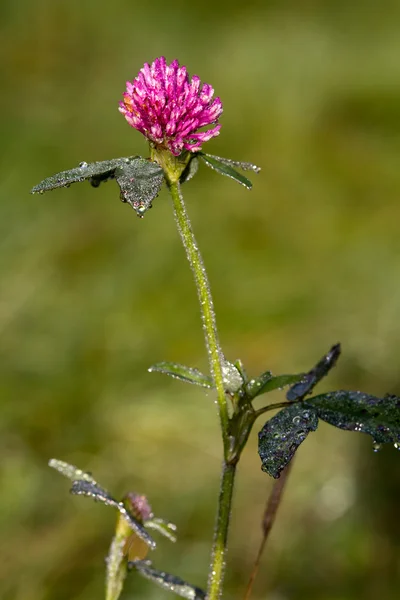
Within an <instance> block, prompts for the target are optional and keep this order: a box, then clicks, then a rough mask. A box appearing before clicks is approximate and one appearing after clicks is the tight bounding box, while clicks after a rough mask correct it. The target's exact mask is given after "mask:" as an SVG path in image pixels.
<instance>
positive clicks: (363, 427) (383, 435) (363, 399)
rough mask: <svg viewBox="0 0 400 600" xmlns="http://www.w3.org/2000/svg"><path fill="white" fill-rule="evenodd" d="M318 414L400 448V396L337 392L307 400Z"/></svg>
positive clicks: (340, 427) (341, 425) (335, 424)
mask: <svg viewBox="0 0 400 600" xmlns="http://www.w3.org/2000/svg"><path fill="white" fill-rule="evenodd" d="M307 406H311V407H313V408H314V409H315V410H316V411H317V413H318V416H319V417H320V418H321V419H322V420H323V421H326V422H327V423H330V424H331V425H333V426H334V427H338V428H339V429H346V430H348V431H360V432H362V433H367V434H368V435H370V436H371V437H372V438H373V440H374V442H375V443H376V444H394V445H395V447H396V448H400V398H399V397H398V396H391V395H388V396H385V397H384V398H377V397H376V396H370V395H369V394H364V393H363V392H349V391H337V392H328V393H327V394H320V395H319V396H314V397H313V398H310V399H308V400H307Z"/></svg>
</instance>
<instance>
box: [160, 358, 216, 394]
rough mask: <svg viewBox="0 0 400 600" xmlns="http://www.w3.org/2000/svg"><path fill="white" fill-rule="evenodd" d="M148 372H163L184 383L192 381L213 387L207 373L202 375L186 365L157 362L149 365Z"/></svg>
mask: <svg viewBox="0 0 400 600" xmlns="http://www.w3.org/2000/svg"><path fill="white" fill-rule="evenodd" d="M148 370H149V372H150V373H164V374H165V375H169V376H170V377H173V378H174V379H179V380H180V381H184V382H186V383H194V384H195V385H200V386H202V387H205V388H212V387H214V382H213V380H212V378H211V377H209V376H208V375H203V373H201V372H200V371H198V370H197V369H192V368H191V367H186V366H185V365H179V364H177V363H173V362H159V363H156V364H155V365H152V366H151V367H149V369H148Z"/></svg>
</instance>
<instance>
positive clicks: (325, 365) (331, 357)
mask: <svg viewBox="0 0 400 600" xmlns="http://www.w3.org/2000/svg"><path fill="white" fill-rule="evenodd" d="M340 352H341V349H340V344H335V345H334V346H332V348H331V349H330V350H329V352H328V353H327V354H325V356H323V357H322V358H321V360H320V361H319V362H318V363H317V364H316V365H315V367H313V368H312V369H311V371H309V372H308V373H305V374H304V375H303V377H302V378H301V380H300V381H299V382H297V383H295V384H294V385H293V386H292V387H291V388H290V389H289V390H288V391H287V393H286V398H287V399H288V400H289V401H290V402H293V401H294V400H300V399H301V398H304V396H306V395H307V394H310V393H311V391H312V390H313V388H314V387H315V386H316V385H317V383H318V382H319V381H321V379H322V378H323V377H325V376H326V375H327V374H328V373H329V371H330V370H331V369H332V367H334V366H335V364H336V362H337V360H338V358H339V356H340Z"/></svg>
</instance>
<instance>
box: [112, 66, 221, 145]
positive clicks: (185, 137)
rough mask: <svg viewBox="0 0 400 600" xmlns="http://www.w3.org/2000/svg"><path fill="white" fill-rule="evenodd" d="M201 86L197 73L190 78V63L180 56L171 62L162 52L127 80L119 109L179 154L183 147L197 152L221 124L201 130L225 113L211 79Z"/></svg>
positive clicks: (155, 140) (158, 142)
mask: <svg viewBox="0 0 400 600" xmlns="http://www.w3.org/2000/svg"><path fill="white" fill-rule="evenodd" d="M200 86H201V82H200V78H199V77H197V75H194V76H193V77H192V79H191V80H190V79H189V75H188V73H187V71H186V67H180V66H179V63H178V61H177V60H174V61H173V62H172V63H171V64H170V65H167V62H166V60H165V58H164V57H163V56H161V57H160V58H156V60H155V61H154V62H153V63H152V64H151V65H149V64H147V63H145V65H144V66H143V68H142V69H140V71H139V74H138V76H137V77H136V79H134V80H133V81H132V82H130V81H127V83H126V92H125V93H124V99H123V101H122V102H120V105H119V110H120V112H121V113H122V114H123V115H124V117H125V119H126V120H127V121H128V123H129V125H131V126H132V127H134V128H135V129H137V130H138V131H140V132H141V133H143V135H144V136H146V137H147V138H148V139H149V140H150V141H151V142H153V143H154V144H156V145H158V146H161V147H163V148H167V149H168V150H170V151H171V152H172V154H174V155H175V156H179V154H180V153H181V152H182V150H183V149H185V150H189V152H197V151H198V150H201V145H202V143H203V142H207V141H208V140H210V139H211V138H212V137H215V136H216V135H218V134H219V130H220V129H221V125H215V127H212V128H211V129H208V130H207V131H200V132H199V131H198V130H199V129H200V128H202V127H206V126H207V125H214V124H216V123H217V121H218V118H219V117H220V116H221V114H222V102H221V100H220V99H219V98H214V99H213V95H214V90H213V88H212V87H211V86H210V85H208V84H207V83H204V84H203V86H202V87H200Z"/></svg>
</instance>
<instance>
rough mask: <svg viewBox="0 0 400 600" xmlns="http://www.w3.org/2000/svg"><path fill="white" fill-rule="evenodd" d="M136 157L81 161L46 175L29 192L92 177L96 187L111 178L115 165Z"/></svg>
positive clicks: (62, 185) (57, 186)
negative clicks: (77, 164) (53, 173)
mask: <svg viewBox="0 0 400 600" xmlns="http://www.w3.org/2000/svg"><path fill="white" fill-rule="evenodd" d="M138 158H139V157H138V156H129V157H122V158H112V159H111V160H102V161H99V162H93V163H87V162H81V163H80V165H79V166H78V167H75V168H74V169H69V170H68V171H62V172H61V173H56V174H55V175H52V176H51V177H47V179H44V180H43V181H41V182H40V183H39V184H38V185H35V187H33V188H32V190H31V194H38V193H39V194H43V192H47V191H49V190H54V189H56V188H60V187H69V186H70V185H71V184H72V183H79V182H81V181H85V180H86V179H89V180H91V179H93V180H94V187H97V186H98V185H99V184H100V183H101V181H105V180H106V179H109V178H113V177H114V173H115V170H116V169H117V167H121V166H123V165H124V164H127V163H130V162H131V161H134V160H137V159H138Z"/></svg>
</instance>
